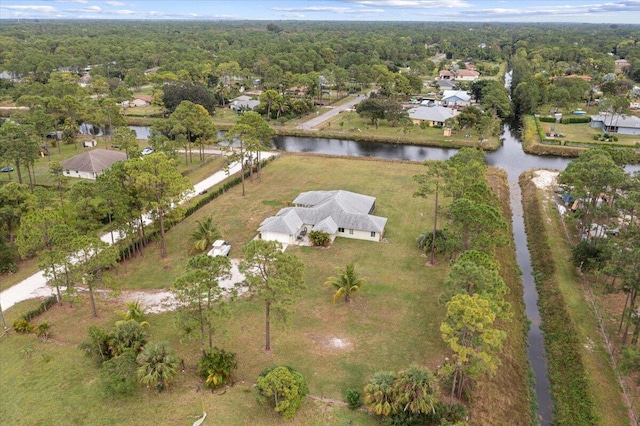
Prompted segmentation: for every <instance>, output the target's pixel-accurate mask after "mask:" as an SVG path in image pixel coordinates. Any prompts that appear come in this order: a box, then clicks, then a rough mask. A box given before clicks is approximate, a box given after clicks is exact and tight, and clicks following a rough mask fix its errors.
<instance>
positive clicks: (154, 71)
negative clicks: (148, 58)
mask: <svg viewBox="0 0 640 426" xmlns="http://www.w3.org/2000/svg"><path fill="white" fill-rule="evenodd" d="M159 69H160V67H153V68H149V69H146V70H144V75H149V74H155V73H157V72H158V70H159Z"/></svg>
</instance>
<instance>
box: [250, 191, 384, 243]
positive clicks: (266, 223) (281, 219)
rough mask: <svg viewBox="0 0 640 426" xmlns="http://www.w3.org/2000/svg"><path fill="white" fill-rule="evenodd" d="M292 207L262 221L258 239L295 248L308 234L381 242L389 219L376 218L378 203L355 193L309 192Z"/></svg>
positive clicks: (294, 202)
mask: <svg viewBox="0 0 640 426" xmlns="http://www.w3.org/2000/svg"><path fill="white" fill-rule="evenodd" d="M292 204H293V207H285V208H283V209H281V210H280V211H279V212H278V213H277V214H276V215H275V216H272V217H268V218H266V219H265V220H263V221H262V223H261V224H260V227H259V228H258V232H259V233H258V238H261V239H263V240H270V241H278V242H280V243H282V244H295V243H296V242H299V241H301V240H302V239H303V238H304V237H305V235H306V234H307V233H308V232H311V231H323V232H326V233H327V234H329V235H330V236H331V239H332V240H333V239H335V238H336V237H345V238H354V239H358V240H366V241H381V240H382V236H383V235H384V227H385V225H386V223H387V218H385V217H379V216H374V215H372V213H373V212H374V210H375V208H376V199H375V197H371V196H368V195H362V194H357V193H355V192H349V191H342V190H335V191H308V192H302V193H301V194H300V195H298V196H297V197H296V199H295V200H293V203H292Z"/></svg>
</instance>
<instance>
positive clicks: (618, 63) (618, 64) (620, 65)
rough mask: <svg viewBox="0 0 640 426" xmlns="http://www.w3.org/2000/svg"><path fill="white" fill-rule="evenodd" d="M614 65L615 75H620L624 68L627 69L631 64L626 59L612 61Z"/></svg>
mask: <svg viewBox="0 0 640 426" xmlns="http://www.w3.org/2000/svg"><path fill="white" fill-rule="evenodd" d="M614 64H615V73H616V74H622V73H623V72H624V71H625V68H629V67H630V66H631V64H630V63H629V61H627V60H626V59H616V60H615V61H614Z"/></svg>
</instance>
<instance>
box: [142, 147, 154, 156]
mask: <svg viewBox="0 0 640 426" xmlns="http://www.w3.org/2000/svg"><path fill="white" fill-rule="evenodd" d="M153 151H155V150H154V149H153V147H151V146H148V147H146V148H144V149H143V150H142V155H149V154H153Z"/></svg>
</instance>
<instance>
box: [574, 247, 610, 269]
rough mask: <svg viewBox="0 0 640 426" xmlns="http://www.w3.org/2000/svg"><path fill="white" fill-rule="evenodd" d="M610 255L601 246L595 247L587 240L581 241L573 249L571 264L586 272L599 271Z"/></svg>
mask: <svg viewBox="0 0 640 426" xmlns="http://www.w3.org/2000/svg"><path fill="white" fill-rule="evenodd" d="M608 258H609V255H608V253H607V252H606V251H605V250H603V249H602V247H601V245H595V244H593V243H591V242H589V241H587V240H582V241H580V242H579V243H578V244H577V245H575V246H574V247H573V248H572V249H571V262H572V263H573V264H574V265H575V266H576V267H578V268H580V269H582V270H583V271H584V272H588V271H591V270H594V269H599V268H601V267H602V266H604V264H605V262H606V261H607V260H608Z"/></svg>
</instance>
